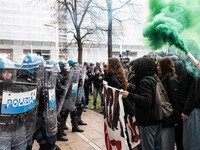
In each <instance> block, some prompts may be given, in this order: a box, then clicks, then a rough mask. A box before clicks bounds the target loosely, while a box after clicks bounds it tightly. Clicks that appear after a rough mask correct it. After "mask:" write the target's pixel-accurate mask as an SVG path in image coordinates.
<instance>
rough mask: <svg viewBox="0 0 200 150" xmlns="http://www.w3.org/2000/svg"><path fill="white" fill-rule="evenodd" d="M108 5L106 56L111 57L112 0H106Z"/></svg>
mask: <svg viewBox="0 0 200 150" xmlns="http://www.w3.org/2000/svg"><path fill="white" fill-rule="evenodd" d="M107 6H108V58H110V57H112V0H107Z"/></svg>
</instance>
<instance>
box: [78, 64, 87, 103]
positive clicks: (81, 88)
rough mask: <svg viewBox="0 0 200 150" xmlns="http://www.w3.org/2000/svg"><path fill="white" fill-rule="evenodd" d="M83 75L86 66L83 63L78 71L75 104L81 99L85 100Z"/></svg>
mask: <svg viewBox="0 0 200 150" xmlns="http://www.w3.org/2000/svg"><path fill="white" fill-rule="evenodd" d="M85 75H86V66H84V65H83V66H82V68H81V72H80V79H81V80H79V82H80V83H79V88H78V94H77V99H76V104H82V99H83V100H84V101H85V91H84V84H85Z"/></svg>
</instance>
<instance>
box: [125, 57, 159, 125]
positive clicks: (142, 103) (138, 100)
mask: <svg viewBox="0 0 200 150" xmlns="http://www.w3.org/2000/svg"><path fill="white" fill-rule="evenodd" d="M135 67H136V68H135V75H136V76H135V78H136V94H134V93H131V92H129V95H128V97H127V98H128V99H130V100H132V101H133V102H134V103H135V109H136V114H135V116H136V120H137V122H138V124H139V125H141V126H148V125H155V124H158V123H160V121H158V120H156V119H155V117H154V116H153V114H152V109H153V105H154V91H155V88H156V83H155V82H153V81H152V80H151V79H149V78H145V77H147V76H155V74H156V64H155V62H154V61H153V60H152V59H151V58H146V57H144V58H141V59H140V60H138V62H137V64H136V66H135Z"/></svg>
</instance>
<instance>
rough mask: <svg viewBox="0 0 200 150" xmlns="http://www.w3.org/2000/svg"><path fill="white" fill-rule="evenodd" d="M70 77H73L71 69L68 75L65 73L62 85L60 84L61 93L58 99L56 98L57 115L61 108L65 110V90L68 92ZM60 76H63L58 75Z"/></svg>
mask: <svg viewBox="0 0 200 150" xmlns="http://www.w3.org/2000/svg"><path fill="white" fill-rule="evenodd" d="M72 77H73V71H71V72H69V74H68V75H65V76H64V78H65V83H64V85H62V87H61V88H62V89H63V91H62V94H61V95H60V97H59V99H58V100H57V104H58V105H57V112H58V115H59V114H60V112H61V109H62V108H63V109H64V110H66V107H67V106H66V101H65V99H66V95H67V92H68V89H69V87H70V85H71V81H72ZM60 78H63V76H62V75H60Z"/></svg>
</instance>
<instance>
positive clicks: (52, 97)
mask: <svg viewBox="0 0 200 150" xmlns="http://www.w3.org/2000/svg"><path fill="white" fill-rule="evenodd" d="M55 88H56V71H55V68H54V65H45V66H44V81H43V94H44V112H43V116H44V120H45V128H46V135H47V136H48V137H50V136H53V135H56V133H57V107H56V94H55Z"/></svg>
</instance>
